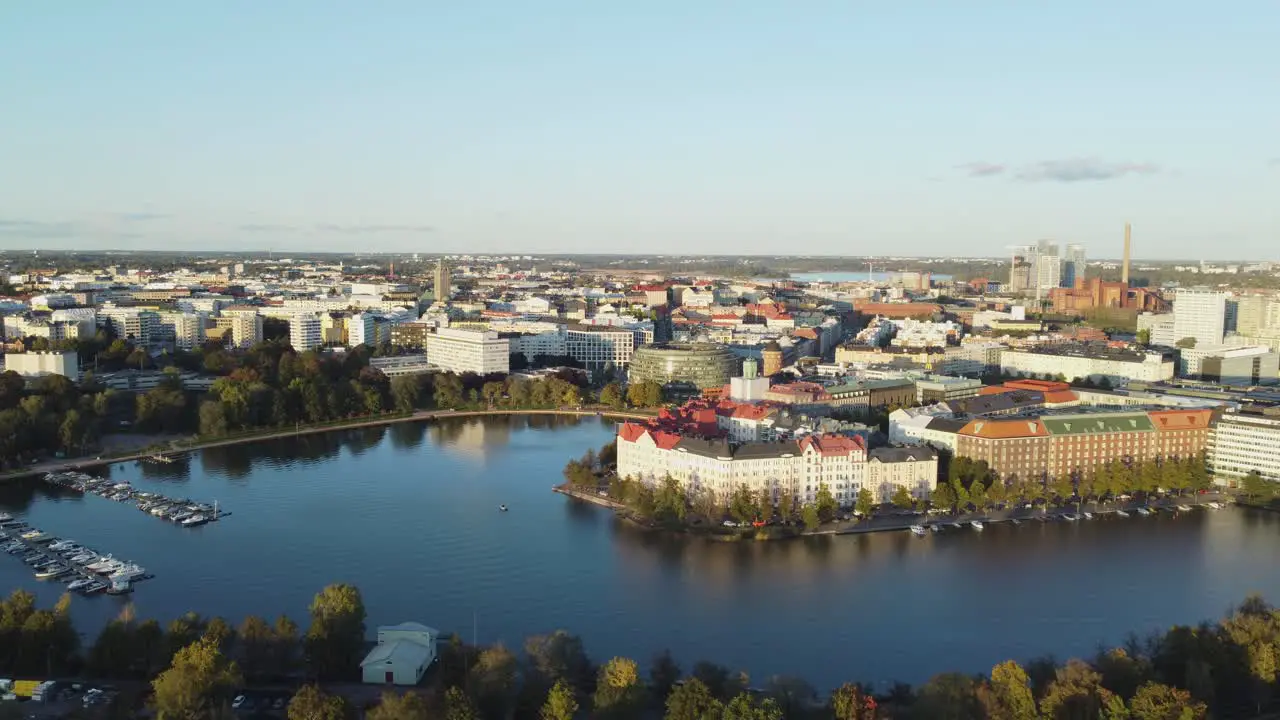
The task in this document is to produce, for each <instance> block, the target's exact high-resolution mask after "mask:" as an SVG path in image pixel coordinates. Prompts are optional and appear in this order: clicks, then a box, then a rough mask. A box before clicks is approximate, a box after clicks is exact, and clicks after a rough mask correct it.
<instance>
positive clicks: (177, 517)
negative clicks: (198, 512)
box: [169, 510, 195, 522]
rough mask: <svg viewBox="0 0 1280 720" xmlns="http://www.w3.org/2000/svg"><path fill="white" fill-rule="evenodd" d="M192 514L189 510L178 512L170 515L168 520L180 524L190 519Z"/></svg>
mask: <svg viewBox="0 0 1280 720" xmlns="http://www.w3.org/2000/svg"><path fill="white" fill-rule="evenodd" d="M194 514H195V513H193V512H191V511H190V510H181V511H179V512H176V513H174V514H172V515H170V516H169V519H170V520H172V521H174V522H182V521H183V520H186V519H187V518H189V517H191V516H192V515H194Z"/></svg>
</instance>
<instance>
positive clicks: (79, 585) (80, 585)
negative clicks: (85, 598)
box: [67, 578, 98, 592]
mask: <svg viewBox="0 0 1280 720" xmlns="http://www.w3.org/2000/svg"><path fill="white" fill-rule="evenodd" d="M95 582H98V581H97V580H90V579H89V578H80V579H79V580H72V581H71V584H70V585H68V586H67V589H68V590H70V591H72V592H78V591H80V590H83V589H85V588H87V587H89V585H91V584H93V583H95Z"/></svg>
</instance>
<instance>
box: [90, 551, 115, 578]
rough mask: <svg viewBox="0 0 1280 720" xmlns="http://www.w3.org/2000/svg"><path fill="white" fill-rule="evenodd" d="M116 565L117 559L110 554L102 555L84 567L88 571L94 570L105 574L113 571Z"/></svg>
mask: <svg viewBox="0 0 1280 720" xmlns="http://www.w3.org/2000/svg"><path fill="white" fill-rule="evenodd" d="M118 567H120V561H119V560H116V559H115V558H113V557H111V556H110V555H103V556H102V557H101V558H99V559H98V561H97V562H95V563H92V564H90V565H88V566H87V567H86V568H85V569H87V570H88V571H89V572H96V573H101V574H104V575H105V574H107V573H112V572H115V571H116V568H118Z"/></svg>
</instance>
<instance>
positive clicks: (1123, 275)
mask: <svg viewBox="0 0 1280 720" xmlns="http://www.w3.org/2000/svg"><path fill="white" fill-rule="evenodd" d="M1129 230H1130V228H1129V223H1125V224H1124V261H1123V262H1122V263H1121V265H1120V282H1122V283H1124V286H1125V287H1129Z"/></svg>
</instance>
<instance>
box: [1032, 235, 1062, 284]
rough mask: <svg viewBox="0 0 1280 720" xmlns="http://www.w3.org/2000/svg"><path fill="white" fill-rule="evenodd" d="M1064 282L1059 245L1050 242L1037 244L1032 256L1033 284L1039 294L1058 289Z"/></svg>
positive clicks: (1043, 241)
mask: <svg viewBox="0 0 1280 720" xmlns="http://www.w3.org/2000/svg"><path fill="white" fill-rule="evenodd" d="M1061 282H1062V258H1061V257H1059V255H1058V244H1057V243H1055V242H1052V241H1050V240H1041V241H1040V242H1038V243H1036V246H1035V249H1034V250H1033V256H1032V268H1031V283H1032V287H1033V289H1035V290H1036V292H1037V294H1038V293H1039V292H1040V291H1041V290H1050V289H1053V288H1056V287H1058V284H1059V283H1061Z"/></svg>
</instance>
